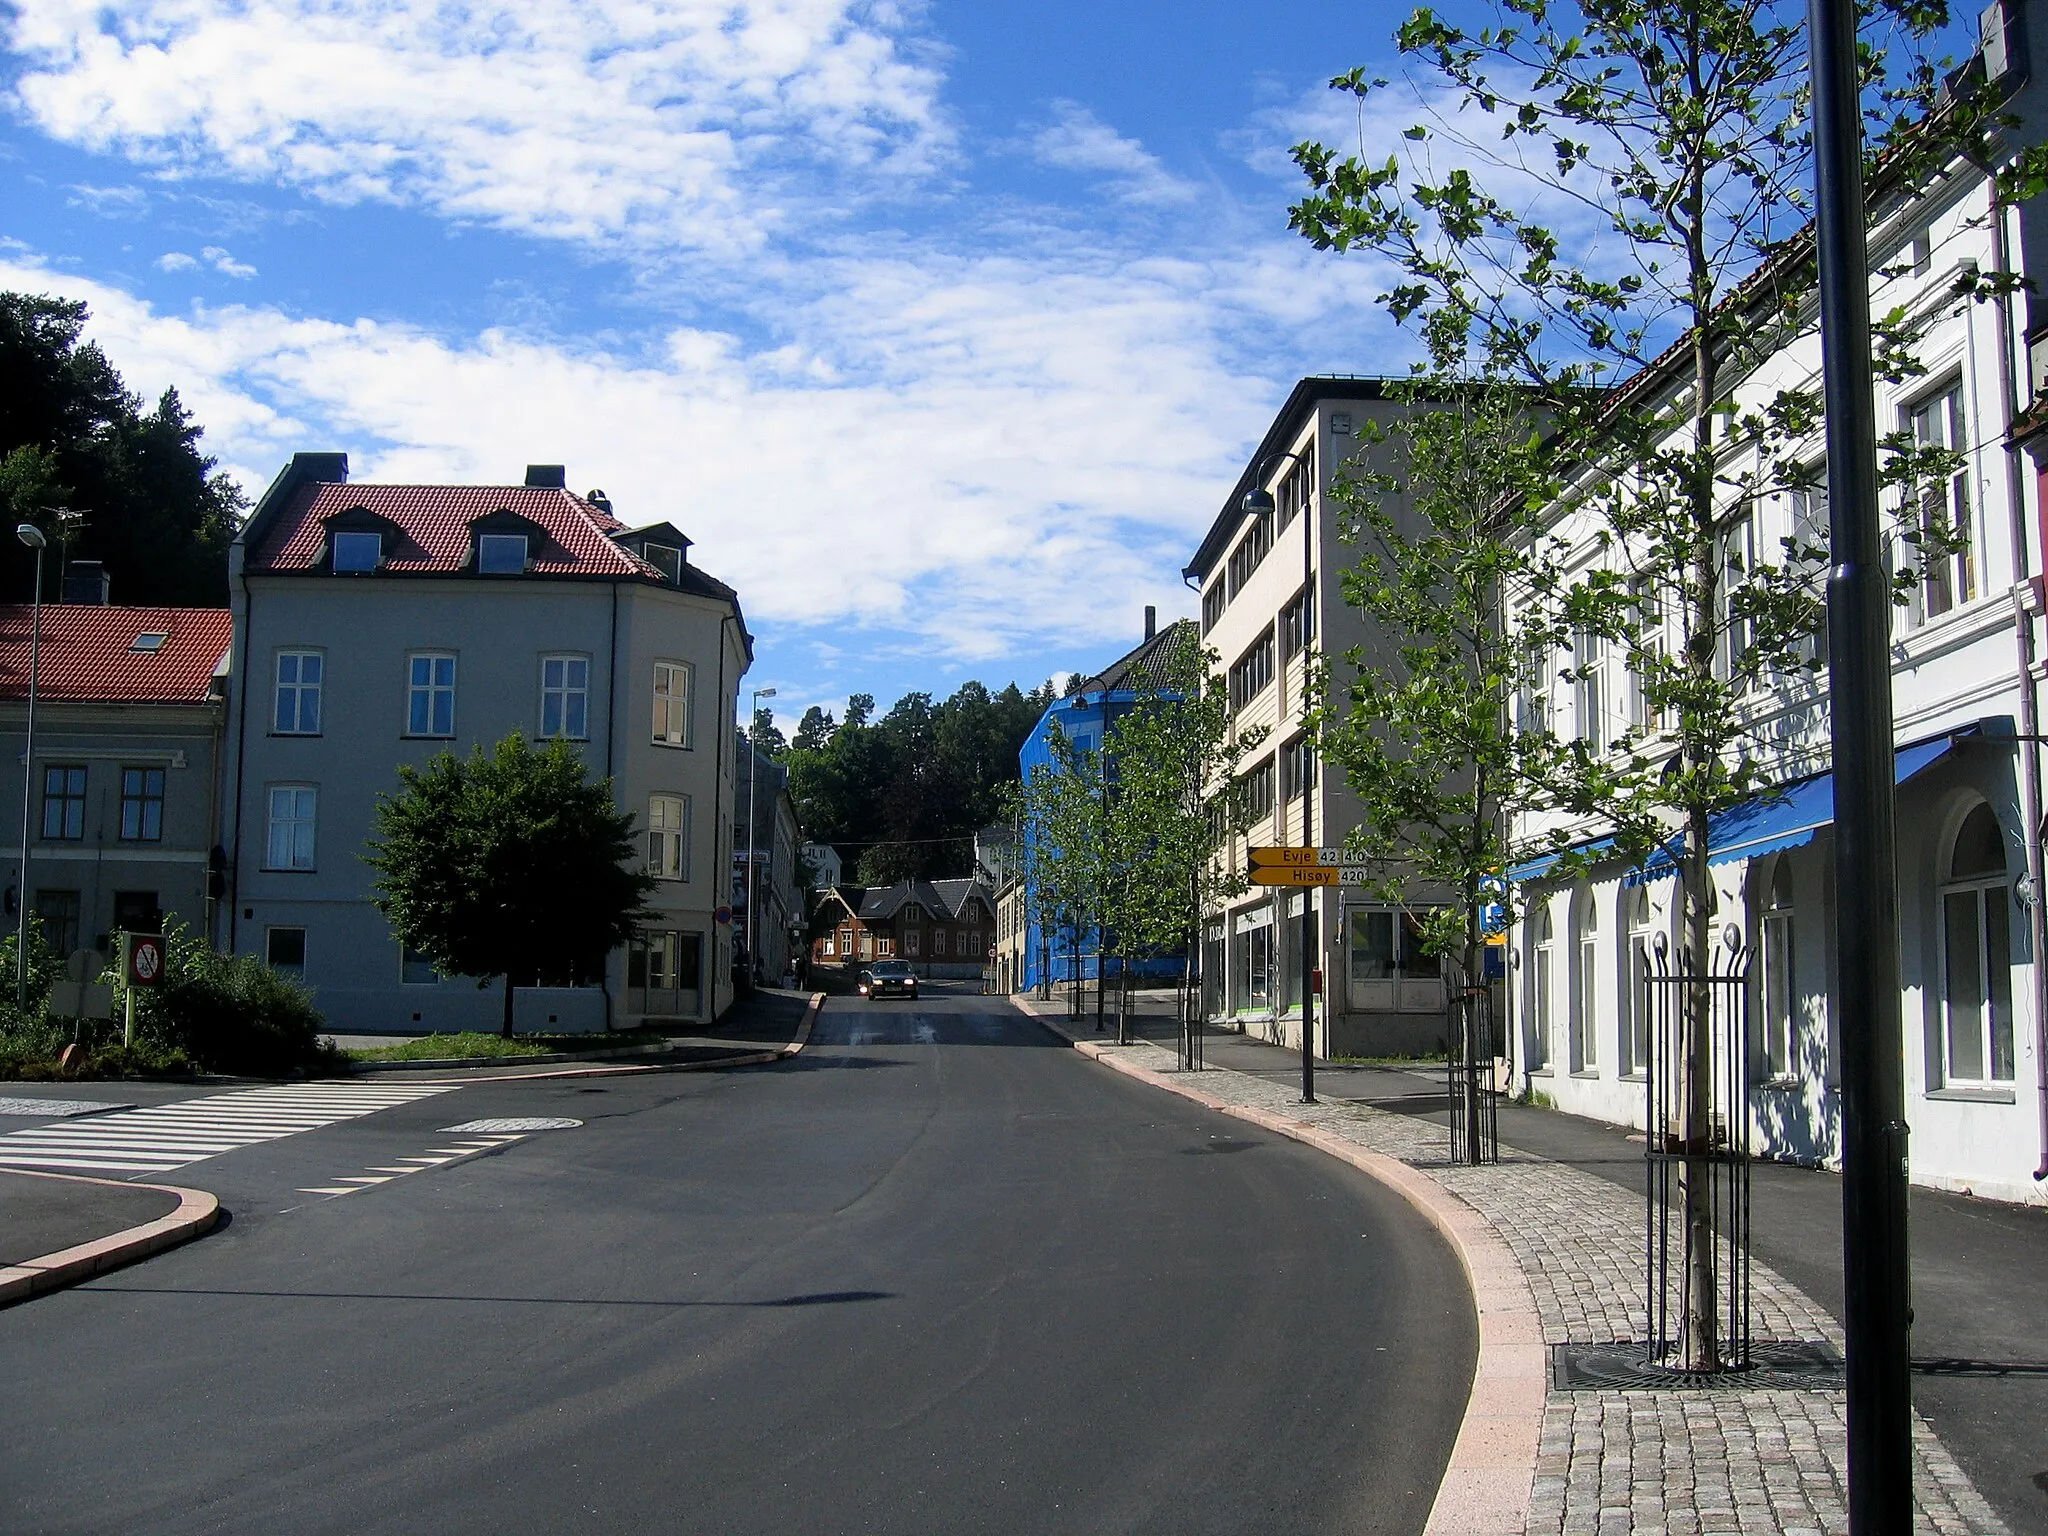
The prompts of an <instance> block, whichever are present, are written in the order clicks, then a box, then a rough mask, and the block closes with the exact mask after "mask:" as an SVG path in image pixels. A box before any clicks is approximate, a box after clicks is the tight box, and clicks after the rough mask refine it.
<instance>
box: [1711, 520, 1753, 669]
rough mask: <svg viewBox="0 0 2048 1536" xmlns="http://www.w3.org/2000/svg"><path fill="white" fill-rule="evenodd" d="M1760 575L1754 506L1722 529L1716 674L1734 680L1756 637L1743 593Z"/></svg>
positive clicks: (1715, 659)
mask: <svg viewBox="0 0 2048 1536" xmlns="http://www.w3.org/2000/svg"><path fill="white" fill-rule="evenodd" d="M1755 577H1756V514H1755V509H1754V508H1753V507H1749V506H1745V507H1744V508H1743V510H1742V511H1741V512H1740V513H1739V514H1737V515H1736V516H1734V517H1731V518H1730V519H1729V520H1728V522H1727V523H1726V525H1725V526H1724V527H1723V528H1722V530H1721V582H1720V590H1719V592H1718V593H1717V594H1716V596H1717V602H1718V612H1717V613H1716V615H1715V619H1716V622H1717V625H1718V633H1717V634H1716V636H1715V641H1714V644H1715V654H1714V666H1715V672H1716V675H1717V676H1719V677H1722V678H1725V679H1730V680H1732V679H1734V678H1735V677H1736V676H1737V675H1738V674H1739V673H1740V672H1741V671H1742V668H1743V664H1744V660H1745V658H1746V657H1747V656H1748V655H1749V648H1750V646H1751V645H1752V644H1753V643H1755V640H1756V624H1755V621H1754V620H1753V619H1751V618H1750V617H1749V615H1748V614H1747V613H1745V612H1744V611H1743V603H1742V602H1741V601H1740V600H1739V596H1738V595H1739V594H1740V593H1741V592H1742V590H1743V589H1744V588H1745V587H1747V586H1749V585H1750V584H1751V583H1752V582H1753V581H1754V580H1755Z"/></svg>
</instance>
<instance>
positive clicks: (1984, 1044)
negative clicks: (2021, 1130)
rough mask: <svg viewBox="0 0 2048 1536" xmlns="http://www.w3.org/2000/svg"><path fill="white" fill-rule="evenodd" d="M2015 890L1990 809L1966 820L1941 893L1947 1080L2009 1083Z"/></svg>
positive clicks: (2001, 834)
mask: <svg viewBox="0 0 2048 1536" xmlns="http://www.w3.org/2000/svg"><path fill="white" fill-rule="evenodd" d="M2011 907H2012V887H2011V886H2010V885H2009V884H2008V883H2007V882H2006V860H2005V834H2004V832H2003V831H2001V830H2000V828H1999V825H1998V818H1997V817H1996V816H1995V815H1993V814H1992V811H1991V807H1990V806H1988V805H1979V806H1978V807H1977V808H1976V809H1975V810H1973V811H1972V812H1970V814H1969V816H1968V817H1967V818H1966V819H1965V820H1964V822H1963V826H1962V830H1961V831H1960V832H1958V833H1957V834H1956V841H1955V849H1954V851H1953V852H1952V853H1951V854H1950V857H1949V879H1948V883H1947V884H1946V885H1944V886H1943V887H1942V891H1941V929H1942V934H1941V937H1942V985H1941V993H1942V1014H1943V1020H1942V1022H1943V1030H1942V1034H1943V1043H1944V1046H1945V1050H1944V1054H1945V1055H1946V1057H1947V1061H1946V1063H1945V1065H1946V1067H1947V1077H1948V1080H1949V1081H1951V1082H1963V1083H1969V1082H1985V1081H1993V1082H2011V1081H2012V1080H2013V1069H2014V1061H2013V1018H2012V912H2011Z"/></svg>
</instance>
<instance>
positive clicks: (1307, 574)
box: [1238, 452, 1317, 1104]
mask: <svg viewBox="0 0 2048 1536" xmlns="http://www.w3.org/2000/svg"><path fill="white" fill-rule="evenodd" d="M1301 458H1302V456H1301V455H1300V454H1298V453H1286V452H1282V453H1269V454H1267V455H1266V457H1265V458H1263V459H1261V460H1260V461H1259V465H1258V468H1257V469H1255V470H1253V471H1252V488H1251V489H1250V490H1248V491H1246V492H1245V493H1244V499H1243V500H1242V501H1240V502H1239V503H1238V505H1239V506H1240V507H1241V508H1242V509H1243V511H1244V514H1245V516H1246V517H1247V518H1256V517H1267V516H1270V515H1272V513H1273V512H1274V510H1275V508H1274V503H1273V496H1272V493H1271V492H1270V491H1268V490H1267V489H1266V487H1265V478H1266V471H1267V469H1268V468H1269V467H1270V466H1272V465H1273V464H1276V463H1278V462H1279V461H1280V460H1282V459H1291V460H1294V461H1295V462H1297V463H1299V462H1300V461H1301ZM1313 508H1314V498H1313V496H1310V497H1309V498H1306V499H1305V500H1304V501H1303V504H1302V507H1301V510H1300V512H1299V513H1298V514H1297V521H1299V522H1300V524H1301V615H1300V618H1299V620H1298V623H1299V625H1300V638H1301V675H1302V679H1303V681H1304V682H1306V681H1307V679H1308V630H1309V623H1310V619H1311V615H1312V614H1314V612H1315V596H1316V576H1315V540H1314V539H1313V538H1312V537H1311V536H1310V529H1309V520H1310V518H1311V517H1313V516H1314V510H1313ZM1281 665H1282V666H1283V667H1284V666H1285V665H1286V663H1285V662H1282V663H1281ZM1306 754H1307V742H1306V740H1305V739H1304V742H1303V769H1304V771H1303V773H1302V775H1301V786H1300V788H1301V840H1302V842H1303V843H1304V844H1306V845H1309V846H1313V845H1314V841H1315V831H1314V827H1313V825H1312V823H1311V821H1310V816H1311V814H1312V812H1313V810H1314V806H1315V796H1314V795H1313V794H1312V793H1311V791H1310V789H1309V783H1308V773H1307V772H1306V768H1307V757H1306ZM1315 893H1316V888H1315V887H1314V886H1303V887H1302V891H1301V1102H1302V1103H1304V1104H1313V1103H1315V1101H1316V1048H1315V1033H1316V1027H1315V990H1316V989H1315V962H1316V927H1317V923H1316V909H1315V899H1316V898H1315Z"/></svg>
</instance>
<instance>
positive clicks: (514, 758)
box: [363, 733, 654, 1039]
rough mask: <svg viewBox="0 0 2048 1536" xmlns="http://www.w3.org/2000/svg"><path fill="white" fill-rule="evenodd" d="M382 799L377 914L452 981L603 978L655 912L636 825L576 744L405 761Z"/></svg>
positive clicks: (509, 987)
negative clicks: (393, 790) (648, 907)
mask: <svg viewBox="0 0 2048 1536" xmlns="http://www.w3.org/2000/svg"><path fill="white" fill-rule="evenodd" d="M398 779H399V791H398V793H397V794H395V795H379V796H378V798H377V811H376V833H375V835H374V836H373V837H372V839H371V841H370V844H369V851H368V852H367V853H365V854H364V856H363V857H364V859H365V861H366V862H367V863H368V864H369V865H370V867H371V868H372V869H374V870H376V871H377V880H376V882H375V889H376V891H377V898H376V899H377V906H378V908H379V910H381V911H382V912H383V913H384V915H385V917H386V918H388V919H389V920H390V923H391V928H392V932H394V933H395V934H396V935H397V936H398V938H399V940H400V941H401V942H402V943H404V944H406V945H408V946H410V947H411V948H413V949H416V950H418V951H419V952H420V953H421V954H423V955H425V956H426V957H427V958H428V959H429V960H431V961H433V963H434V965H435V967H436V968H437V969H439V970H441V971H443V972H446V973H447V974H449V975H455V976H475V977H478V978H481V979H480V980H479V982H478V985H479V986H482V985H484V984H485V983H486V981H487V980H488V979H489V978H492V977H503V978H504V983H505V1014H504V1022H503V1033H504V1035H505V1036H506V1038H507V1039H509V1038H511V1035H512V1003H513V989H514V988H515V987H516V986H519V985H521V984H528V985H531V984H534V983H535V982H537V981H541V980H557V979H560V980H569V981H573V980H580V979H584V978H589V977H594V976H597V975H600V974H602V972H603V968H604V964H605V959H606V957H607V956H608V955H610V953H611V952H612V951H613V950H614V949H617V948H618V947H619V946H620V945H622V944H625V943H627V942H629V941H630V940H631V938H632V937H633V934H634V932H635V931H636V929H637V928H638V927H639V925H640V924H641V923H642V922H643V921H645V919H646V917H647V913H646V911H645V910H644V904H645V902H646V899H647V897H648V895H649V893H650V892H652V890H653V889H654V880H653V878H652V877H651V876H650V875H648V874H647V873H646V872H645V871H644V870H643V869H642V868H641V867H640V866H639V863H638V849H637V847H636V846H635V841H634V836H633V817H632V815H631V813H630V812H625V811H621V810H619V809H618V808H617V807H616V806H615V805H613V803H612V785H611V781H610V780H609V779H605V780H599V781H597V782H592V781H591V780H590V778H589V777H588V775H587V773H586V771H585V768H584V764H583V760H582V758H580V757H579V756H578V755H577V754H576V752H575V750H574V749H573V748H572V747H570V746H569V744H568V743H567V742H564V741H552V742H549V743H548V744H547V746H545V747H543V748H536V747H534V746H533V745H532V744H531V743H529V742H528V741H527V740H526V738H525V737H524V736H521V735H518V734H516V733H515V734H513V735H510V736H507V737H506V738H505V739H504V740H503V741H501V742H499V743H498V745H497V747H496V748H495V749H494V750H493V751H492V752H490V753H489V754H486V753H485V752H484V750H483V748H482V747H481V746H479V747H477V748H476V750H475V751H474V752H473V753H472V754H471V755H470V756H469V757H468V758H467V759H464V758H458V757H457V756H455V754H454V753H452V752H441V753H438V754H436V755H435V756H434V757H433V758H431V759H430V760H429V761H428V762H427V764H426V766H425V767H414V766H412V765H411V764H402V765H400V767H399V770H398Z"/></svg>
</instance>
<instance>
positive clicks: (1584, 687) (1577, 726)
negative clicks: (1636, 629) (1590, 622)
mask: <svg viewBox="0 0 2048 1536" xmlns="http://www.w3.org/2000/svg"><path fill="white" fill-rule="evenodd" d="M1601 650H1602V647H1601V644H1600V637H1599V636H1598V635H1596V634H1594V633H1592V632H1591V631H1590V630H1581V631H1579V634H1578V636H1577V638H1576V639H1575V640H1574V642H1573V645H1572V694H1573V709H1574V711H1575V713H1574V715H1573V718H1572V729H1573V731H1574V733H1575V734H1576V735H1577V737H1578V739H1579V740H1580V741H1583V742H1584V743H1586V745H1587V746H1589V747H1591V748H1592V749H1593V750H1594V751H1596V752H1598V751H1599V750H1601V748H1603V747H1604V746H1606V744H1607V708H1606V703H1607V701H1606V700H1605V698H1603V697H1602V689H1601V683H1602V682H1603V681H1604V676H1603V674H1604V672H1605V667H1604V666H1603V664H1602V656H1601Z"/></svg>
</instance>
